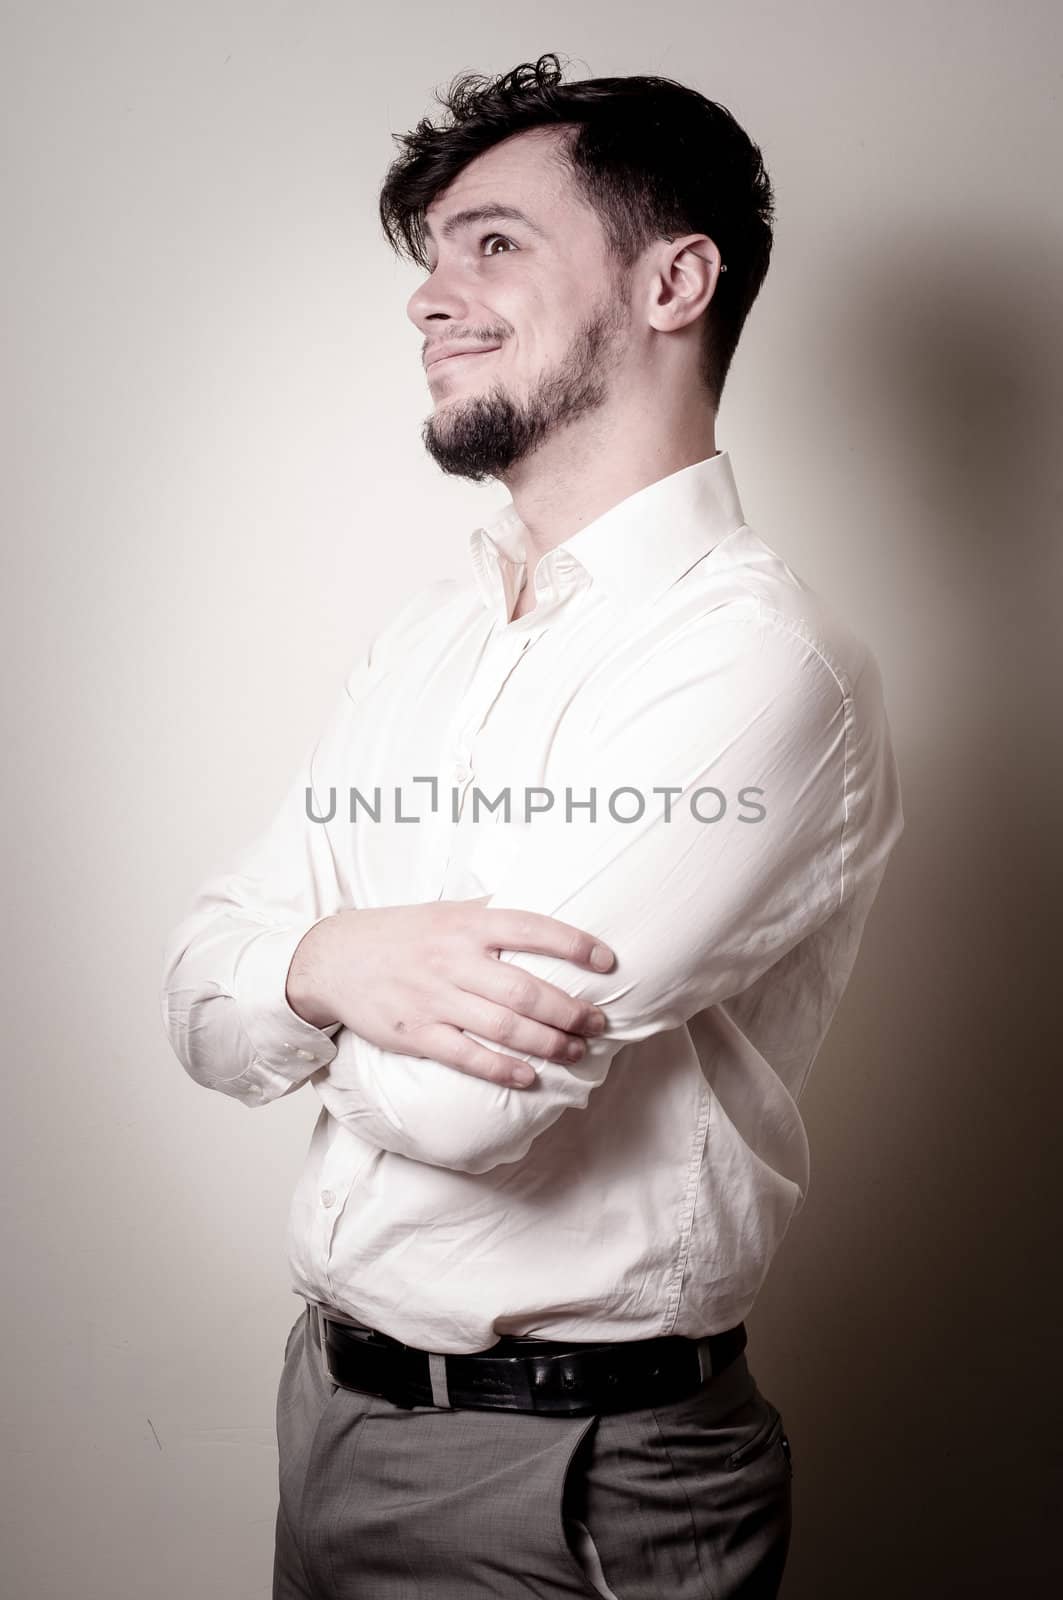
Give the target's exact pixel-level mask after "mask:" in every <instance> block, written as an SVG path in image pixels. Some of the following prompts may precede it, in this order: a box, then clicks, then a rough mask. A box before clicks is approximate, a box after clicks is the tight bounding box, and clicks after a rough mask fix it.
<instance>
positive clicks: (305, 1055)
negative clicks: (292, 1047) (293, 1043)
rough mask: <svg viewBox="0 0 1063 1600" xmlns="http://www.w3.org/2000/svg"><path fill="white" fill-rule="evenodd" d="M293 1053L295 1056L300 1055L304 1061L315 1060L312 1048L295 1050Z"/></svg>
mask: <svg viewBox="0 0 1063 1600" xmlns="http://www.w3.org/2000/svg"><path fill="white" fill-rule="evenodd" d="M295 1053H296V1055H297V1056H301V1057H302V1059H303V1060H304V1061H316V1060H317V1057H316V1056H315V1054H314V1052H313V1051H312V1050H297V1051H296V1052H295Z"/></svg>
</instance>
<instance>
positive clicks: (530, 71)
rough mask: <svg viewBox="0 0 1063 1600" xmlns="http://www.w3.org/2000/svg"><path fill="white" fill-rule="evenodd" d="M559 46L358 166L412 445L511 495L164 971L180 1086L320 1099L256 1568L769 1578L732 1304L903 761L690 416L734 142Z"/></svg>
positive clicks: (772, 1439) (554, 1587) (751, 208)
mask: <svg viewBox="0 0 1063 1600" xmlns="http://www.w3.org/2000/svg"><path fill="white" fill-rule="evenodd" d="M560 80H561V74H560V71H559V70H558V63H557V57H556V56H544V57H542V58H540V60H539V61H538V62H537V63H535V65H534V66H531V65H526V66H522V67H520V68H518V69H516V70H515V71H514V72H513V73H510V74H508V75H506V76H505V77H502V78H500V79H497V80H494V81H489V80H487V79H479V78H473V77H463V78H461V79H459V80H457V82H456V83H455V84H454V85H452V86H451V92H450V96H449V99H448V101H447V106H448V110H449V112H450V119H449V122H448V123H447V124H446V125H444V126H441V127H436V128H433V127H432V126H431V125H430V124H428V123H426V122H425V123H421V124H420V125H419V126H418V128H417V129H416V130H415V132H414V133H413V134H411V135H409V136H407V137H406V138H405V140H404V146H405V148H404V151H403V153H402V154H401V155H400V156H399V157H398V158H397V159H396V161H395V162H394V163H393V166H392V168H391V170H390V171H389V173H388V176H387V179H386V181H385V184H384V187H383V190H382V194H381V217H382V220H383V223H384V227H385V231H386V233H387V236H388V238H389V240H390V241H391V242H392V243H393V244H395V245H396V246H397V247H398V246H400V245H401V246H402V247H404V248H405V249H407V250H408V251H409V253H410V254H411V255H412V256H413V258H414V259H415V260H417V261H418V263H419V264H420V265H422V266H423V267H424V268H425V269H426V272H427V275H426V277H425V279H424V281H423V282H422V283H421V284H420V285H419V287H418V288H417V289H416V291H415V292H414V294H413V295H412V297H411V299H410V301H409V306H408V311H409V315H410V317H411V319H412V321H413V322H414V324H415V325H416V327H417V328H418V330H419V331H420V333H421V335H422V339H423V343H422V354H423V359H424V361H425V364H426V373H427V385H428V389H429V391H430V394H431V398H432V401H433V410H432V413H431V416H430V417H429V419H428V421H427V422H426V424H425V432H424V441H425V444H426V446H427V448H428V450H429V452H430V453H431V455H432V456H433V458H434V459H435V460H436V462H437V463H438V464H439V466H440V467H441V468H442V470H443V471H444V472H446V473H451V474H456V475H458V476H462V477H466V478H470V479H473V480H476V481H480V480H482V479H484V478H488V477H494V478H498V479H499V480H500V481H502V482H503V483H504V484H505V485H506V486H507V488H508V490H509V491H510V494H511V500H510V501H509V503H508V504H507V505H506V506H505V507H504V508H503V509H502V510H501V511H500V512H498V513H497V514H496V515H495V516H494V517H493V518H492V519H491V520H489V522H488V524H487V526H486V527H485V528H480V529H476V530H475V531H474V533H473V535H472V538H471V567H470V570H469V572H468V573H467V574H466V573H463V574H462V575H461V576H460V577H457V578H447V579H444V580H442V581H440V582H435V583H430V584H427V585H420V586H418V585H414V586H413V588H412V590H411V594H410V596H409V597H408V599H407V601H406V603H405V604H404V605H403V607H402V608H401V610H400V612H399V615H398V616H397V617H396V618H395V619H394V621H393V622H392V623H391V624H390V625H389V626H388V627H387V628H385V629H384V630H383V631H382V632H381V633H380V634H379V635H378V637H377V638H376V639H375V640H374V641H373V643H372V645H371V646H370V648H369V649H367V650H366V651H365V652H364V654H363V656H362V657H361V658H360V659H359V660H358V662H357V663H356V665H355V666H354V669H353V671H352V672H351V674H350V676H349V678H348V681H347V683H346V684H345V686H344V691H343V694H342V695H341V696H340V700H339V704H338V706H337V709H336V712H335V714H334V716H333V717H332V718H331V720H330V722H329V724H328V726H327V728H326V730H325V732H324V733H323V735H322V736H321V738H320V739H319V741H318V742H317V744H316V746H315V748H314V750H313V752H312V754H311V755H310V757H309V758H308V760H307V762H306V763H305V765H304V767H303V769H302V770H301V771H300V773H299V774H298V775H297V777H296V780H295V782H294V783H293V785H292V788H291V791H290V792H289V795H288V796H287V798H286V800H285V802H284V804H283V806H282V807H281V810H280V812H279V813H278V815H277V816H276V818H275V819H274V821H273V823H272V824H271V826H270V827H269V829H268V830H267V831H266V833H265V835H264V836H263V837H262V839H260V840H259V841H258V842H257V843H256V844H255V845H254V846H253V847H252V848H251V849H250V850H249V851H248V853H247V854H246V856H245V858H244V859H243V861H241V862H240V863H239V864H238V865H237V867H236V868H234V870H232V871H230V872H228V873H225V874H221V875H219V876H216V877H213V878H211V879H210V880H209V881H208V882H207V883H206V884H205V885H204V887H203V888H202V889H201V890H200V893H199V895H198V896H197V898H196V901H195V903H194V905H193V906H192V908H191V910H190V911H189V913H188V915H187V916H186V918H185V919H184V921H183V922H182V923H181V925H180V926H179V927H178V928H177V929H176V930H175V932H174V934H173V937H172V940H171V944H170V948H169V951H168V954H167V957H166V972H165V987H164V996H163V1006H164V1016H165V1020H166V1026H167V1030H168V1033H169V1037H170V1040H171V1041H172V1044H173V1047H174V1049H175V1051H176V1053H177V1055H178V1057H179V1058H180V1060H181V1061H182V1063H183V1065H184V1066H185V1068H186V1069H187V1071H188V1072H189V1073H190V1074H191V1075H192V1076H193V1077H194V1078H195V1079H196V1080H197V1081H198V1082H200V1083H202V1084H204V1085H206V1086H207V1087H209V1088H213V1089H218V1090H220V1091H221V1092H223V1093H226V1094H230V1095H233V1096H235V1097H236V1098H238V1099H240V1100H242V1101H243V1102H244V1103H245V1104H247V1105H249V1106H255V1105H262V1104H264V1103H267V1102H268V1101H270V1100H273V1099H277V1098H279V1097H281V1096H283V1095H285V1094H289V1093H292V1092H294V1091H296V1090H298V1089H300V1088H301V1087H303V1086H304V1085H305V1084H308V1083H309V1084H310V1085H311V1087H312V1089H313V1091H314V1093H315V1094H316V1095H317V1096H318V1098H319V1100H320V1101H321V1109H320V1112H319V1116H318V1120H317V1124H316V1127H315V1129H314V1132H313V1136H312V1139H311V1143H310V1148H309V1152H308V1155H307V1160H306V1165H305V1168H304V1171H303V1174H302V1177H301V1179H300V1181H299V1184H298V1186H297V1189H296V1192H295V1196H294V1199H293V1202H292V1209H291V1217H290V1224H289V1232H288V1248H289V1258H290V1263H291V1272H292V1279H293V1287H294V1288H295V1289H296V1291H297V1292H298V1293H299V1294H300V1295H302V1296H303V1297H304V1298H305V1300H306V1302H307V1306H306V1309H305V1310H304V1312H302V1313H301V1314H300V1316H299V1318H298V1319H297V1320H296V1322H295V1324H294V1325H293V1327H292V1330H291V1333H290V1334H289V1337H288V1342H287V1346H286V1350H285V1363H284V1370H283V1374H282V1377H281V1382H280V1389H279V1393H278V1400H277V1428H278V1443H279V1448H280V1505H279V1507H278V1514H277V1528H276V1555H275V1568H274V1572H275V1576H274V1591H273V1592H274V1597H275V1600H292V1597H295V1596H304V1597H305V1596H318V1595H320V1596H328V1597H329V1600H339V1597H343V1600H347V1597H354V1596H365V1597H371V1600H388V1597H392V1596H394V1597H399V1596H403V1597H406V1596H420V1595H424V1596H426V1597H429V1596H430V1597H432V1600H470V1597H473V1596H508V1595H523V1594H531V1595H537V1596H544V1597H545V1596H550V1597H553V1596H562V1595H589V1594H599V1595H605V1596H609V1595H614V1596H617V1597H621V1600H666V1597H668V1600H693V1597H694V1596H698V1597H702V1596H704V1595H706V1594H710V1593H711V1594H712V1595H713V1596H715V1597H716V1600H723V1597H725V1596H726V1597H731V1596H739V1595H741V1596H754V1595H755V1596H773V1595H775V1594H776V1593H777V1592H778V1586H779V1582H780V1579H781V1574H782V1570H783V1565H784V1562H785V1559H786V1555H787V1550H788V1543H789V1536H790V1515H791V1500H790V1494H791V1483H790V1474H791V1467H790V1455H789V1441H788V1439H787V1437H786V1434H785V1432H784V1429H783V1426H782V1418H781V1416H780V1413H779V1411H778V1409H777V1408H776V1407H775V1406H774V1405H773V1404H772V1403H771V1402H770V1401H769V1400H768V1399H767V1398H766V1397H765V1396H764V1395H763V1394H762V1393H761V1391H760V1390H759V1388H758V1387H757V1385H756V1383H755V1382H754V1379H753V1377H752V1374H751V1372H750V1369H749V1367H748V1365H747V1361H746V1357H745V1354H744V1353H743V1346H744V1344H745V1326H744V1321H743V1319H744V1318H745V1317H746V1316H747V1315H748V1313H749V1310H750V1308H751V1306H752V1304H753V1302H754V1299H755V1296H756V1293H757V1291H758V1289H759V1287H760V1284H761V1283H762V1282H763V1279H764V1276H765V1274H766V1272H767V1269H768V1265H769V1262H770V1260H771V1258H772V1255H773V1254H774V1251H775V1250H776V1248H777V1247H778V1245H779V1244H780V1242H781V1240H782V1238H783V1235H784V1234H785V1232H786V1229H787V1227H788V1225H789V1222H790V1220H791V1218H792V1217H793V1215H794V1213H795V1212H796V1210H797V1209H798V1207H799V1206H800V1204H801V1203H802V1201H803V1199H804V1195H805V1192H806V1188H807V1183H808V1148H807V1143H806V1140H805V1134H804V1129H803V1126H802V1122H801V1118H800V1116H799V1114H798V1111H797V1105H796V1102H797V1100H798V1098H799V1096H800V1093H801V1091H802V1089H803V1087H804V1084H805V1081H806V1079H807V1076H808V1073H809V1070H810V1067H811V1065H812V1062H813V1060H814V1058H815V1056H816V1054H817V1051H818V1049H819V1047H820V1045H821V1043H822V1040H823V1037H824V1035H825V1033H826V1030H827V1027H828V1026H829V1023H830V1020H831V1017H832V1015H833V1012H834V1010H835V1008H836V1006H837V1004H838V1001H839V999H840V996H841V994H842V991H843V990H844V988H845V984H846V982H847V979H848V976H849V973H850V971H851V968H852V965H853V962H854V960H855V957H856V952H857V948H858V945H859V941H860V936H861V932H862V929H863V926H864V922H865V919H866V917H867V914H868V911H869V909H870V906H871V903H872V901H873V899H874V897H875V894H876V891H877V889H878V886H879V883H880V881H881V878H882V874H883V872H884V870H885V866H886V861H887V857H888V855H889V853H890V851H891V849H892V847H893V845H894V843H895V842H896V840H897V838H898V837H899V835H900V833H901V830H902V826H903V821H902V812H901V802H900V791H899V785H898V778H897V771H896V765H895V762H894V757H893V754H892V749H891V744H890V734H889V728H888V723H887V719H886V715H885V711H884V708H883V700H882V691H881V685H880V680H879V675H878V672H877V669H876V666H875V663H874V661H873V658H872V657H871V655H870V654H869V653H868V651H867V649H866V648H865V647H864V646H863V645H862V644H861V643H860V642H859V641H858V640H857V639H856V638H855V637H854V636H853V634H852V633H851V632H850V631H849V630H848V629H847V628H846V627H844V626H843V625H842V624H841V623H840V622H839V621H838V620H837V619H836V618H835V617H834V616H833V615H832V614H831V613H830V611H829V609H828V608H827V607H826V606H825V605H824V604H823V602H822V601H821V600H820V599H819V598H818V597H817V596H816V595H814V594H813V593H812V591H811V590H809V589H808V588H807V586H806V585H804V584H803V583H802V582H801V580H800V579H799V578H798V577H797V576H796V575H795V574H794V572H793V571H792V570H791V569H790V568H789V567H788V566H787V565H786V564H785V562H783V561H782V560H781V559H780V558H779V557H778V556H777V555H776V554H775V553H774V552H773V551H772V549H771V548H770V547H769V546H768V545H767V544H766V543H764V541H763V540H761V539H760V538H759V537H758V535H757V534H756V533H754V531H753V530H752V529H751V528H750V527H749V526H748V524H747V523H746V521H745V518H744V516H743V513H742V508H741V505H740V502H739V498H738V493H737V488H736V484H735V480H734V476H733V472H732V467H731V463H730V460H729V457H728V456H727V454H726V453H725V452H722V451H720V450H719V449H718V448H717V446H716V443H715V415H716V410H717V408H718V405H719V400H720V393H721V390H722V386H723V382H724V378H725V376H726V372H727V368H728V365H729V363H730V360H731V356H732V355H733V352H734V348H735V345H736V343H737V340H738V335H739V333H740V331H741V327H742V325H743V323H744V320H745V318H746V316H747V314H748V311H749V308H750V306H751V305H752V302H753V300H754V299H755V297H756V294H757V292H758V290H759V288H760V284H761V282H762V281H763V278H764V275H765V273H766V271H767V266H768V259H769V254H770V245H771V208H772V196H771V188H770V184H769V180H768V177H767V174H766V173H765V171H764V168H763V164H762V161H761V158H760V152H759V150H758V149H757V147H756V146H755V145H753V144H752V143H751V141H750V140H749V139H748V137H747V136H746V135H745V134H744V133H743V132H742V130H741V129H740V128H739V127H738V125H737V124H736V123H735V122H734V120H733V118H731V116H730V114H729V113H728V112H726V111H725V110H724V109H723V108H722V107H720V106H718V105H715V104H714V103H712V102H711V101H707V100H705V99H703V98H702V96H700V95H698V94H696V93H695V92H694V91H692V90H689V89H686V88H683V87H682V86H681V85H678V84H675V83H671V82H669V81H667V80H661V79H651V78H626V79H608V80H594V81H590V82H577V83H572V84H568V85H564V84H562V83H561V81H560ZM600 947H604V948H600ZM521 1067H524V1068H525V1069H528V1068H530V1072H528V1074H527V1075H528V1076H529V1077H530V1078H531V1082H530V1084H529V1085H528V1086H526V1087H521V1086H519V1080H518V1077H517V1072H518V1070H519V1069H520V1068H521Z"/></svg>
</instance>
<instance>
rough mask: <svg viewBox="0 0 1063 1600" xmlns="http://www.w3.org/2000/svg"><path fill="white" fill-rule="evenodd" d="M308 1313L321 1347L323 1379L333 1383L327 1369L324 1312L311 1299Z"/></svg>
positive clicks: (332, 1378)
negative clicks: (312, 1320)
mask: <svg viewBox="0 0 1063 1600" xmlns="http://www.w3.org/2000/svg"><path fill="white" fill-rule="evenodd" d="M310 1314H311V1316H312V1317H313V1319H314V1328H315V1330H316V1334H317V1341H318V1344H319V1346H320V1349H321V1370H322V1372H323V1373H324V1374H325V1381H326V1382H327V1383H333V1384H334V1383H335V1382H336V1380H335V1378H334V1377H333V1376H332V1373H331V1372H330V1370H329V1364H328V1346H327V1344H326V1343H325V1313H324V1312H323V1311H322V1309H321V1307H320V1305H318V1303H317V1301H316V1300H314V1301H311V1303H310Z"/></svg>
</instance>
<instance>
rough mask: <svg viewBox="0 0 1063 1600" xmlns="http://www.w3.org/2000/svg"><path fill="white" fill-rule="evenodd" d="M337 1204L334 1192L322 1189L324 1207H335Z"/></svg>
mask: <svg viewBox="0 0 1063 1600" xmlns="http://www.w3.org/2000/svg"><path fill="white" fill-rule="evenodd" d="M335 1203H336V1196H335V1194H334V1193H333V1191H332V1190H331V1189H322V1191H321V1204H322V1205H323V1206H331V1205H335Z"/></svg>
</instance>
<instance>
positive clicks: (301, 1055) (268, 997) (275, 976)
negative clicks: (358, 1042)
mask: <svg viewBox="0 0 1063 1600" xmlns="http://www.w3.org/2000/svg"><path fill="white" fill-rule="evenodd" d="M319 920H320V919H319V918H317V917H314V918H313V919H312V920H311V921H309V922H303V923H300V924H299V925H298V926H297V927H287V928H269V929H267V930H266V932H264V933H260V934H256V936H255V937H254V938H253V939H252V940H251V942H250V944H248V945H247V946H246V947H245V949H244V951H243V953H242V954H241V956H240V959H239V962H238V963H237V966H236V972H235V974H234V977H233V999H234V1000H235V1001H236V1006H237V1010H238V1012H239V1015H240V1022H241V1024H242V1026H243V1029H244V1032H245V1033H246V1034H247V1037H248V1038H249V1039H250V1041H251V1048H252V1049H253V1050H254V1053H255V1059H256V1061H257V1062H258V1063H260V1065H262V1066H263V1067H266V1068H268V1069H269V1070H270V1071H271V1072H274V1073H277V1074H279V1076H280V1077H282V1078H285V1079H287V1080H288V1081H289V1082H291V1083H299V1082H301V1081H302V1079H304V1078H308V1077H309V1076H310V1074H311V1073H312V1072H316V1071H317V1070H318V1068H319V1067H323V1066H326V1065H327V1064H328V1063H329V1062H330V1061H332V1060H333V1058H334V1057H335V1055H336V1046H335V1045H334V1044H333V1042H332V1036H333V1034H335V1033H338V1031H339V1029H340V1028H341V1026H342V1024H341V1023H339V1022H334V1023H331V1024H330V1025H329V1027H327V1028H315V1027H314V1025H313V1023H312V1022H307V1021H306V1019H305V1017H301V1016H300V1015H299V1013H298V1012H297V1011H293V1010H292V1008H291V1006H290V1005H289V1004H288V998H287V995H286V993H285V990H286V987H287V982H288V969H289V968H290V966H291V964H292V956H293V955H294V954H295V951H296V948H297V946H298V945H299V943H300V941H301V939H302V938H303V935H304V934H305V933H307V932H308V931H309V929H311V928H312V927H313V926H314V924H315V923H316V922H317V921H319Z"/></svg>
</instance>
